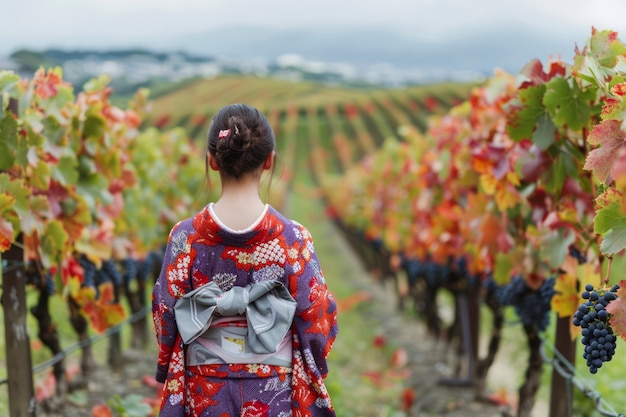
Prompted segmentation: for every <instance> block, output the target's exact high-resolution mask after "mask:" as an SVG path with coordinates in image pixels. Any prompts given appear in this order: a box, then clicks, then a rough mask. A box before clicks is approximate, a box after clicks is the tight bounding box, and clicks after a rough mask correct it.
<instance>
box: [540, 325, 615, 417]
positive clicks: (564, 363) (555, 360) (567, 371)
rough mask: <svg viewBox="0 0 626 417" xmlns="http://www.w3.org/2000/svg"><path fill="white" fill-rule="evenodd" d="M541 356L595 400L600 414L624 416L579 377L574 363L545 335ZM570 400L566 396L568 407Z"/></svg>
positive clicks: (542, 341) (569, 381)
mask: <svg viewBox="0 0 626 417" xmlns="http://www.w3.org/2000/svg"><path fill="white" fill-rule="evenodd" d="M546 345H549V348H550V349H551V350H552V353H553V356H552V358H550V357H548V354H547V353H546ZM541 358H542V359H543V361H544V362H545V363H547V364H550V365H552V367H553V368H554V369H555V370H556V371H557V372H558V373H559V375H561V376H562V377H563V378H565V380H566V381H567V382H568V383H570V384H573V385H574V386H575V387H576V388H578V389H579V390H580V392H582V393H583V394H584V395H585V396H586V397H588V398H591V399H592V400H593V401H594V402H595V404H596V408H597V409H598V411H599V412H600V414H602V415H603V416H608V417H626V416H625V415H624V414H622V413H618V412H617V411H615V410H614V409H613V407H611V405H610V404H608V403H607V402H606V400H605V399H604V398H602V395H601V394H600V393H599V392H598V391H596V390H595V389H593V388H592V387H591V385H590V384H589V383H587V382H586V381H584V380H583V379H582V378H581V375H580V372H578V371H576V368H575V367H574V365H573V364H572V363H571V362H570V361H568V360H567V359H566V358H565V357H564V356H563V355H562V354H561V352H559V351H558V349H556V347H555V346H554V344H552V342H550V341H549V340H548V339H546V338H545V337H541ZM577 375H578V377H577ZM571 400H572V399H571V398H568V404H570V407H571V404H572V403H573V401H571Z"/></svg>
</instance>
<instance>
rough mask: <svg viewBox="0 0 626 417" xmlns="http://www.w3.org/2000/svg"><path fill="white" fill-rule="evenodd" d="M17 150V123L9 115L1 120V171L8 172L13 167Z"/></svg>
mask: <svg viewBox="0 0 626 417" xmlns="http://www.w3.org/2000/svg"><path fill="white" fill-rule="evenodd" d="M0 98H1V97H0ZM16 150H17V121H16V120H15V118H14V117H13V115H12V114H11V113H7V114H5V116H4V117H3V118H2V120H0V170H8V169H10V168H11V167H12V166H13V164H14V163H15V152H16Z"/></svg>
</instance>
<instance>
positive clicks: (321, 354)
mask: <svg viewBox="0 0 626 417" xmlns="http://www.w3.org/2000/svg"><path fill="white" fill-rule="evenodd" d="M300 233H301V235H302V240H301V247H300V253H299V265H298V267H297V268H296V269H297V271H296V273H295V274H294V275H293V276H292V277H291V278H290V285H289V286H290V291H291V294H292V296H293V297H294V299H295V300H296V301H297V307H296V313H295V316H294V323H293V331H294V332H295V334H296V336H297V340H298V348H299V350H300V352H301V353H302V357H303V359H304V361H305V362H307V363H306V368H307V369H308V372H313V373H315V374H317V375H311V377H313V378H314V379H315V378H316V377H317V378H319V377H321V378H325V377H326V375H327V374H328V365H327V363H326V358H327V356H328V354H329V353H330V350H331V348H332V345H333V343H334V341H335V338H336V336H337V333H338V326H337V305H336V302H335V299H334V297H333V294H332V293H331V292H330V291H329V289H328V286H327V284H326V280H325V278H324V274H323V272H322V269H321V267H320V263H319V260H318V258H317V254H316V253H315V248H314V245H313V239H312V237H311V235H310V233H309V232H308V230H307V229H306V228H304V227H303V226H300Z"/></svg>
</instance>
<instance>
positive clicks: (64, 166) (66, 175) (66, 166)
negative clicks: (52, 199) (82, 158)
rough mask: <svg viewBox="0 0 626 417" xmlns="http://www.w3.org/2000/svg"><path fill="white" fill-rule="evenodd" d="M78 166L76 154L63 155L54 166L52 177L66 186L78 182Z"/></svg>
mask: <svg viewBox="0 0 626 417" xmlns="http://www.w3.org/2000/svg"><path fill="white" fill-rule="evenodd" d="M77 167H78V161H76V157H75V156H73V155H72V156H63V157H62V158H61V159H60V160H59V163H58V164H57V165H56V166H55V167H53V168H52V178H54V179H55V180H56V181H58V182H59V183H61V184H62V185H65V186H67V185H70V184H76V183H77V182H78V178H79V174H78V169H77Z"/></svg>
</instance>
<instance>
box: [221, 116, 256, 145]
mask: <svg viewBox="0 0 626 417" xmlns="http://www.w3.org/2000/svg"><path fill="white" fill-rule="evenodd" d="M228 127H229V129H228V130H230V134H229V135H228V136H226V137H225V138H224V139H223V140H224V142H225V145H226V146H227V148H228V149H229V150H231V151H235V152H245V151H246V150H248V149H249V148H250V146H252V137H251V135H250V129H248V126H246V124H245V122H244V120H243V118H242V117H230V118H229V120H228Z"/></svg>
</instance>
